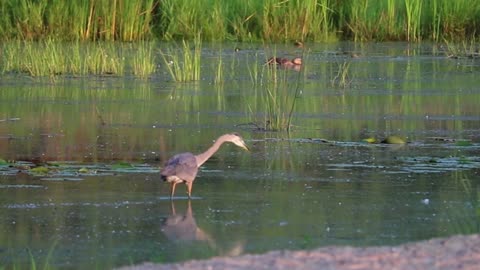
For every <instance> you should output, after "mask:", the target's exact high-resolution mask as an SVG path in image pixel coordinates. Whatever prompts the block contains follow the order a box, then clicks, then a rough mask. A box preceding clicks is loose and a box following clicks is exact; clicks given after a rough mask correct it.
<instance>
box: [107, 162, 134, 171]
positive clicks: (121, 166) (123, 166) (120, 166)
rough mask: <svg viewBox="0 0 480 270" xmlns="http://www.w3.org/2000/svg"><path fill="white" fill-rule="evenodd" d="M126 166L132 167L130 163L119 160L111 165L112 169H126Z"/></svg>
mask: <svg viewBox="0 0 480 270" xmlns="http://www.w3.org/2000/svg"><path fill="white" fill-rule="evenodd" d="M127 168H133V166H132V164H130V163H128V162H119V163H116V164H113V165H112V169H127Z"/></svg>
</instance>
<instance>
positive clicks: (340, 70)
mask: <svg viewBox="0 0 480 270" xmlns="http://www.w3.org/2000/svg"><path fill="white" fill-rule="evenodd" d="M350 64H351V62H349V61H343V62H342V63H339V64H338V65H337V72H336V74H335V75H334V76H333V78H332V80H331V85H332V86H333V87H340V88H347V87H348V86H349V85H350V83H351V79H350V76H349V69H350Z"/></svg>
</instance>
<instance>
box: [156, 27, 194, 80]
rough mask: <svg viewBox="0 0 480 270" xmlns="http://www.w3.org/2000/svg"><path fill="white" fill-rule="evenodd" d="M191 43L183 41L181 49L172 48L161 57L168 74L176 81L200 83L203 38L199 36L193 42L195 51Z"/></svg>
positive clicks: (162, 53)
mask: <svg viewBox="0 0 480 270" xmlns="http://www.w3.org/2000/svg"><path fill="white" fill-rule="evenodd" d="M190 46H191V45H190V42H188V41H185V40H183V41H182V46H181V49H180V50H178V49H177V48H176V47H173V48H172V47H170V48H168V49H167V50H166V51H165V52H163V51H161V55H162V58H163V61H164V63H165V66H166V67H167V70H168V73H169V74H170V76H171V77H172V79H173V80H174V81H177V82H186V81H198V80H199V79H200V60H201V53H202V51H201V38H200V35H197V36H196V38H195V39H194V41H193V50H192V49H191V48H190Z"/></svg>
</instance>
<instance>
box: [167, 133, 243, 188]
mask: <svg viewBox="0 0 480 270" xmlns="http://www.w3.org/2000/svg"><path fill="white" fill-rule="evenodd" d="M224 142H231V143H234V144H235V145H237V146H239V147H241V148H243V149H245V150H247V151H248V147H247V145H246V144H245V142H244V141H243V139H242V137H241V136H240V135H238V134H237V133H230V134H224V135H222V136H220V137H219V138H218V139H217V140H216V141H215V142H214V143H213V145H212V146H211V147H210V148H208V150H207V151H205V152H203V153H201V154H198V155H194V154H192V153H182V154H178V155H175V156H173V157H172V158H171V159H169V160H168V161H167V164H166V165H165V167H164V168H163V169H162V170H161V171H160V175H161V177H162V179H163V181H166V182H169V183H170V184H171V193H170V198H173V194H174V193H175V186H176V185H177V184H180V183H185V184H186V185H187V194H188V198H191V195H192V186H193V181H194V180H195V177H196V176H197V172H198V168H200V166H202V164H203V163H205V161H207V160H208V159H209V158H210V157H211V156H212V155H213V154H215V152H217V151H218V149H219V148H220V146H221V145H222V144H223V143H224Z"/></svg>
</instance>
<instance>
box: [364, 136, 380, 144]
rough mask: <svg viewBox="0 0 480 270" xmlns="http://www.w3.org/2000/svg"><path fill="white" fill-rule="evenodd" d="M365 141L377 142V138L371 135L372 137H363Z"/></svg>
mask: <svg viewBox="0 0 480 270" xmlns="http://www.w3.org/2000/svg"><path fill="white" fill-rule="evenodd" d="M363 141H364V142H367V143H376V142H377V139H375V138H374V137H370V138H366V139H363Z"/></svg>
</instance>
